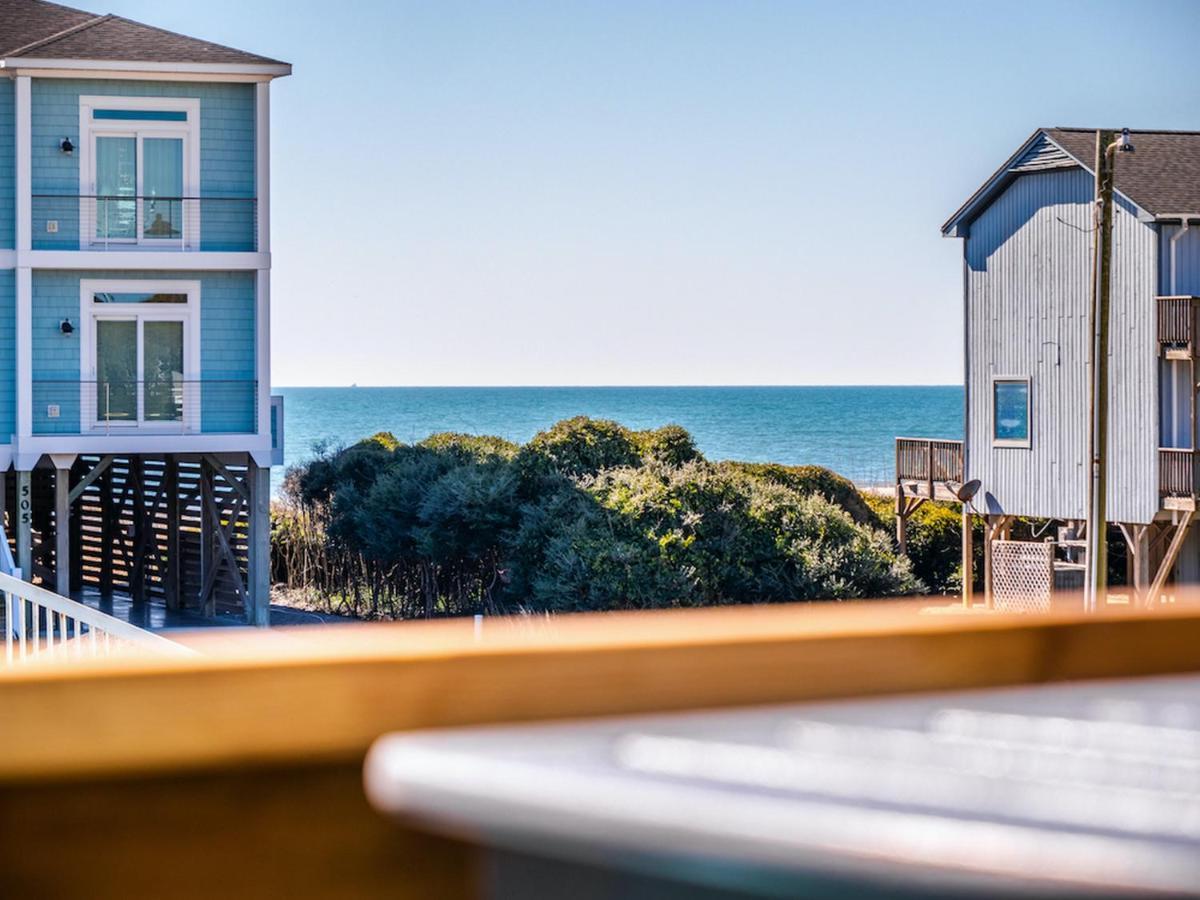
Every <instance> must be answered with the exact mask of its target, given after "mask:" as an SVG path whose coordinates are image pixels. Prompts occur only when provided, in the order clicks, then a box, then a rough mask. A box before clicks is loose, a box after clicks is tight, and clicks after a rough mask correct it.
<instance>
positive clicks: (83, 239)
mask: <svg viewBox="0 0 1200 900" xmlns="http://www.w3.org/2000/svg"><path fill="white" fill-rule="evenodd" d="M79 131H80V142H79V143H80V147H79V150H80V159H79V178H80V206H81V208H80V223H81V231H80V243H81V245H82V246H83V247H84V248H86V247H87V246H94V245H96V244H103V245H109V244H114V243H115V244H131V245H139V246H144V247H161V248H165V249H172V248H181V247H185V246H189V245H191V244H194V243H196V242H197V241H198V238H199V233H200V232H199V201H198V200H197V199H195V198H196V197H197V196H198V194H199V187H200V168H199V167H200V141H199V135H200V102H199V101H198V100H194V99H179V98H174V97H81V98H80V109H79Z"/></svg>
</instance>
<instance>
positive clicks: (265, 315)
mask: <svg viewBox="0 0 1200 900" xmlns="http://www.w3.org/2000/svg"><path fill="white" fill-rule="evenodd" d="M254 181H255V194H256V196H257V200H256V204H257V209H258V225H257V237H258V251H259V253H261V254H263V258H264V259H265V260H266V263H265V266H264V267H263V268H260V269H259V270H258V277H257V278H256V279H255V292H254V293H255V301H256V302H255V315H254V326H255V344H254V358H255V362H256V366H255V372H256V375H255V377H256V379H257V381H258V397H257V401H258V417H257V424H258V427H257V429H256V431H257V432H258V435H259V436H260V437H262V436H263V435H269V434H270V433H271V83H270V82H269V81H260V82H259V83H258V84H257V85H256V88H255V128H254Z"/></svg>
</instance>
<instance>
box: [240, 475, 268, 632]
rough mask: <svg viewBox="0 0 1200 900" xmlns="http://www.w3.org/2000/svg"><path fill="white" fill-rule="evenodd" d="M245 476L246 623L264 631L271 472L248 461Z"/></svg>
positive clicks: (266, 599)
mask: <svg viewBox="0 0 1200 900" xmlns="http://www.w3.org/2000/svg"><path fill="white" fill-rule="evenodd" d="M246 475H247V478H246V480H247V481H248V482H249V487H250V498H251V502H250V510H249V512H250V523H249V524H250V534H249V541H248V543H249V546H248V547H247V550H248V554H247V555H248V556H249V560H248V565H247V570H248V571H247V579H246V580H247V581H248V582H249V583H248V585H247V588H248V589H247V591H246V599H245V605H246V623H247V624H249V625H257V626H259V627H260V628H265V627H266V626H268V625H270V624H271V608H270V607H271V469H270V468H269V467H267V466H260V465H258V463H257V462H255V461H254V457H250V458H249V460H248V462H247V472H246Z"/></svg>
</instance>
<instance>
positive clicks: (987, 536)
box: [983, 516, 992, 609]
mask: <svg viewBox="0 0 1200 900" xmlns="http://www.w3.org/2000/svg"><path fill="white" fill-rule="evenodd" d="M983 605H984V606H985V607H987V608H988V609H991V608H992V517H991V516H984V517H983Z"/></svg>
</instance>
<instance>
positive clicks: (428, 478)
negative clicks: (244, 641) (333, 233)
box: [272, 417, 957, 618]
mask: <svg viewBox="0 0 1200 900" xmlns="http://www.w3.org/2000/svg"><path fill="white" fill-rule="evenodd" d="M916 530H917V531H918V533H922V534H923V533H925V531H922V530H921V528H920V527H918V528H917V529H916ZM926 530H927V532H928V535H929V539H928V542H927V543H928V544H929V545H930V547H931V548H933V547H936V550H933V551H931V558H930V560H929V561H928V562H926V561H921V562H918V563H917V564H915V565H914V563H911V562H910V561H909V560H908V559H906V558H904V557H902V556H900V555H899V554H898V553H897V552H896V548H895V545H894V541H893V538H892V536H891V534H890V533H889V531H888V530H887V525H886V519H885V518H884V517H883V516H882V515H881V513H880V511H879V510H878V509H876V508H873V506H872V503H871V502H869V501H868V500H867V499H866V498H864V496H863V495H861V494H860V493H859V492H858V490H856V489H855V487H854V485H852V484H851V483H850V482H849V481H847V480H846V479H844V478H841V477H840V476H838V475H836V474H834V473H833V472H830V471H829V470H827V469H823V468H820V467H816V466H782V465H773V464H758V463H740V462H713V461H709V460H706V459H705V458H704V457H703V455H702V454H701V453H700V452H699V451H698V450H697V448H696V446H695V443H694V442H693V440H692V438H691V436H690V435H689V434H688V432H687V431H685V430H684V429H683V428H680V427H679V426H675V425H668V426H666V427H663V428H658V429H653V430H646V431H634V430H631V429H628V428H625V427H623V426H621V425H619V424H617V423H615V422H610V421H605V420H598V419H590V418H584V417H579V418H575V419H569V420H565V421H562V422H559V423H557V424H556V425H554V426H553V427H552V428H550V429H548V430H546V431H543V432H541V433H539V434H538V435H536V436H535V437H534V438H533V439H532V440H530V441H529V442H528V443H527V444H524V445H517V444H513V443H511V442H509V441H505V440H503V439H501V438H496V437H486V436H484V437H480V436H473V435H465V434H452V433H447V434H437V435H433V436H432V437H429V438H427V439H426V440H424V441H421V442H420V443H418V444H403V443H400V442H398V441H397V440H396V439H395V438H394V437H393V436H392V435H390V434H387V433H382V434H377V435H374V436H373V437H370V438H367V439H365V440H363V441H360V442H358V443H357V444H354V445H353V446H350V447H346V448H341V449H337V450H326V451H325V452H320V453H318V454H317V456H316V457H315V458H314V459H313V460H312V461H310V462H309V463H307V464H306V465H304V466H301V467H298V468H295V469H293V470H291V471H289V473H288V475H287V477H286V480H285V484H284V488H283V491H282V497H281V500H280V502H279V503H277V504H276V506H275V508H274V509H273V511H272V543H273V553H272V560H273V576H274V580H275V582H276V584H277V585H278V586H279V588H280V589H282V590H285V591H288V592H290V594H291V596H292V597H294V598H297V599H298V600H299V601H300V602H303V603H305V604H308V605H311V606H315V607H318V608H321V609H323V610H325V611H328V612H338V613H343V614H348V615H353V616H358V617H364V618H416V617H431V616H445V615H465V614H472V613H515V612H525V611H528V612H560V611H563V612H565V611H586V610H615V609H652V608H664V607H692V606H704V605H716V604H734V603H774V602H789V601H797V600H847V599H855V598H867V597H890V596H898V595H904V594H913V593H924V592H927V591H928V590H930V589H931V587H934V586H936V589H945V588H946V587H947V586H948V585H950V584H952V583H953V576H952V575H950V574H947V572H946V565H945V560H942V559H941V557H940V554H941V552H942V543H944V541H948V538H943V535H942V529H941V525H938V524H934V523H931V524H930V525H929V526H928V528H927V529H926ZM955 542H957V538H955ZM917 543H918V544H920V541H919V540H918V541H917ZM955 546H957V543H955ZM934 557H937V559H936V561H935V560H934ZM920 573H924V574H925V577H928V578H929V579H930V580H929V581H928V582H926V581H924V580H923V578H922V575H921V574H920Z"/></svg>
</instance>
